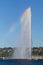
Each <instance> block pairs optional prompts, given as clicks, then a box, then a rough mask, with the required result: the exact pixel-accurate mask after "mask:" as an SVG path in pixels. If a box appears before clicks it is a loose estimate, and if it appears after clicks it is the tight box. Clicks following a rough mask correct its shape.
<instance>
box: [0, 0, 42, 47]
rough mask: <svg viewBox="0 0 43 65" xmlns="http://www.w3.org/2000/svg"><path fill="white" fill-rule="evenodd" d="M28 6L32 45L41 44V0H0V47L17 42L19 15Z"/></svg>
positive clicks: (13, 44)
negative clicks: (30, 17)
mask: <svg viewBox="0 0 43 65" xmlns="http://www.w3.org/2000/svg"><path fill="white" fill-rule="evenodd" d="M28 7H31V10H32V46H38V47H39V46H43V0H0V47H7V46H12V47H13V46H15V45H16V44H17V43H18V42H19V41H18V40H19V35H20V16H21V14H22V13H23V12H24V11H25V9H26V8H28ZM13 24H14V29H13V30H10V28H11V27H12V26H13ZM15 26H16V27H15ZM11 31H13V32H11Z"/></svg>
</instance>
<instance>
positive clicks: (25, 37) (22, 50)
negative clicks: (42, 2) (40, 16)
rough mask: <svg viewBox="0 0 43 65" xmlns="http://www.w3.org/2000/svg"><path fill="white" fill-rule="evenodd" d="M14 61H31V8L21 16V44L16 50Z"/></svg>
mask: <svg viewBox="0 0 43 65" xmlns="http://www.w3.org/2000/svg"><path fill="white" fill-rule="evenodd" d="M12 58H14V59H31V8H28V9H26V10H25V12H24V13H23V15H22V16H21V42H20V44H19V47H16V48H15V51H14V55H13V57H12Z"/></svg>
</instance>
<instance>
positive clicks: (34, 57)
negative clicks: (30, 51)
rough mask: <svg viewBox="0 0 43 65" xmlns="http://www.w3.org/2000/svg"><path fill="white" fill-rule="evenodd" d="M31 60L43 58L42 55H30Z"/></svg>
mask: <svg viewBox="0 0 43 65" xmlns="http://www.w3.org/2000/svg"><path fill="white" fill-rule="evenodd" d="M32 59H33V60H38V59H43V56H32Z"/></svg>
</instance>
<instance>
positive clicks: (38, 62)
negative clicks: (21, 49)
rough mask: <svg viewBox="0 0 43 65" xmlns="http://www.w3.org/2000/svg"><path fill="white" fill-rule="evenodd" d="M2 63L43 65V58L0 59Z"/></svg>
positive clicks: (4, 64) (2, 64)
mask: <svg viewBox="0 0 43 65" xmlns="http://www.w3.org/2000/svg"><path fill="white" fill-rule="evenodd" d="M0 65H43V60H0Z"/></svg>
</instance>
